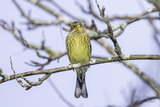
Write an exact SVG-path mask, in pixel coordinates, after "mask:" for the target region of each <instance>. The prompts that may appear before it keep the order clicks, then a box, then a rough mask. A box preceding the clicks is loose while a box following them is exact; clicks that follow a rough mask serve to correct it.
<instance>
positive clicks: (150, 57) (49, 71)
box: [0, 55, 160, 83]
mask: <svg viewBox="0 0 160 107" xmlns="http://www.w3.org/2000/svg"><path fill="white" fill-rule="evenodd" d="M139 59H144V60H160V55H125V59H124V60H123V61H125V60H139ZM117 61H122V60H121V58H119V57H111V58H103V59H99V60H93V61H89V62H85V63H78V64H73V65H69V66H64V67H59V68H54V69H46V70H37V71H28V72H24V73H20V74H16V77H17V78H20V77H26V76H31V75H37V74H52V73H57V72H62V71H68V70H72V69H76V68H79V67H83V66H89V65H95V64H102V63H109V62H117ZM139 75H143V74H142V73H140V74H139ZM13 79H15V76H14V75H10V76H9V78H5V79H1V80H0V83H3V82H6V81H9V80H13Z"/></svg>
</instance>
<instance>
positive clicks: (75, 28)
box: [66, 22, 91, 98]
mask: <svg viewBox="0 0 160 107" xmlns="http://www.w3.org/2000/svg"><path fill="white" fill-rule="evenodd" d="M66 47H67V53H68V57H69V60H70V62H71V64H75V63H83V62H86V61H89V60H90V58H91V43H90V38H89V37H88V35H87V34H86V33H85V31H84V29H83V27H82V24H81V22H73V23H72V25H71V29H70V32H69V34H68V36H67V38H66ZM87 69H88V66H86V67H81V68H77V69H76V73H77V82H76V89H75V97H76V98H79V97H80V96H81V95H82V96H83V97H84V98H87V97H88V93H87V88H86V84H85V72H86V71H87Z"/></svg>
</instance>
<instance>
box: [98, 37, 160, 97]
mask: <svg viewBox="0 0 160 107" xmlns="http://www.w3.org/2000/svg"><path fill="white" fill-rule="evenodd" d="M97 42H98V43H99V44H101V45H102V46H104V47H105V48H106V49H107V50H108V52H109V53H110V54H112V55H113V56H116V54H115V53H114V51H113V48H112V47H110V46H109V45H108V44H107V43H106V42H104V41H102V40H101V39H98V40H97ZM124 58H125V56H124ZM121 62H122V63H123V64H124V65H125V66H127V67H128V68H130V69H131V70H132V71H134V73H136V74H137V75H138V76H139V77H140V78H141V79H142V80H143V81H144V82H145V83H147V84H148V85H149V86H150V87H151V88H152V89H153V90H154V91H155V92H156V93H157V96H158V97H159V98H160V88H159V86H157V84H155V83H154V82H153V81H152V80H151V79H150V78H149V77H148V76H147V75H145V74H144V73H142V72H141V71H140V70H139V69H138V68H137V67H136V66H134V65H133V64H132V63H131V62H130V61H124V60H122V61H121Z"/></svg>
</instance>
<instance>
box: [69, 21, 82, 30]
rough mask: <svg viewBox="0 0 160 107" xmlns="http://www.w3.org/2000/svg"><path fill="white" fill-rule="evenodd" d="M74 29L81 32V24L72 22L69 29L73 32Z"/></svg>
mask: <svg viewBox="0 0 160 107" xmlns="http://www.w3.org/2000/svg"><path fill="white" fill-rule="evenodd" d="M75 29H77V30H83V28H82V24H81V22H78V21H75V22H73V23H72V24H71V29H70V31H73V30H75Z"/></svg>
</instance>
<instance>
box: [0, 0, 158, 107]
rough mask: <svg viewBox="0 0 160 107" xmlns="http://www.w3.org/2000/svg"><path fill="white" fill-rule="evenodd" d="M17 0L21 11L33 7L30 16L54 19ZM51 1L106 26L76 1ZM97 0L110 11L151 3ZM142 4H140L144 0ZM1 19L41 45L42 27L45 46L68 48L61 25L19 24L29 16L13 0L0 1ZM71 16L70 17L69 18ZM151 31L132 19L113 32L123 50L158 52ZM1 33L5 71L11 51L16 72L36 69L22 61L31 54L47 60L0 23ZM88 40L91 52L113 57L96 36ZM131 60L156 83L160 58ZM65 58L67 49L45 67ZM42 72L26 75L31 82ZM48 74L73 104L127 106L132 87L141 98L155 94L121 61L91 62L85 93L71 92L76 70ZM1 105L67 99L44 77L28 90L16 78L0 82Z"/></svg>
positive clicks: (31, 106) (134, 10)
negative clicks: (85, 95)
mask: <svg viewBox="0 0 160 107" xmlns="http://www.w3.org/2000/svg"><path fill="white" fill-rule="evenodd" d="M16 1H17V3H18V4H19V5H20V6H21V7H22V9H23V10H24V12H25V13H28V11H29V10H31V18H34V19H39V20H43V21H53V20H54V19H55V17H53V16H51V15H50V14H48V13H46V12H45V11H43V10H42V9H40V8H39V7H36V6H35V5H33V4H31V3H29V2H28V1H26V0H16ZM91 1H92V5H93V7H94V11H95V12H96V13H97V14H99V12H98V8H97V6H96V4H95V2H94V0H91ZM55 2H57V3H58V4H59V5H60V6H61V7H63V8H64V9H65V10H66V11H69V12H70V13H71V14H73V15H74V16H76V17H78V18H84V19H85V20H86V21H87V22H88V23H89V24H91V20H92V19H94V20H95V23H96V24H97V27H98V29H99V30H100V31H103V30H104V29H106V27H107V26H106V24H105V23H103V22H100V21H98V20H97V19H95V18H93V16H92V15H87V14H84V13H83V12H82V11H81V10H80V9H79V8H78V6H76V5H75V2H74V0H65V1H64V0H57V1H55ZM43 3H44V4H45V5H48V7H50V8H51V9H53V10H55V11H56V12H58V13H60V14H61V15H63V16H65V14H63V13H61V12H60V11H59V10H58V9H56V8H55V7H54V6H53V5H51V4H49V3H47V2H43ZM79 3H81V4H82V5H83V6H84V7H85V9H86V10H88V7H87V6H88V4H87V2H86V0H79ZM98 3H99V5H100V7H102V5H104V6H105V8H106V11H105V13H106V15H107V16H109V17H112V16H115V15H118V16H124V15H137V14H140V13H142V12H144V11H146V10H147V9H149V8H153V6H152V5H150V4H149V3H147V2H146V1H144V0H140V1H139V2H138V0H119V1H118V0H98ZM141 4H143V6H142V5H141ZM153 15H156V14H153ZM0 20H5V21H6V22H7V23H9V25H10V26H11V21H14V22H15V26H16V27H17V28H18V29H21V30H22V34H23V37H24V38H25V40H27V41H28V43H34V44H37V45H40V44H41V41H42V40H43V37H42V31H44V32H45V40H46V46H48V47H50V48H51V49H53V50H55V51H60V52H65V51H66V46H65V38H66V36H67V34H68V32H66V31H63V30H62V35H61V28H60V26H53V25H51V26H48V27H44V26H43V27H38V28H37V29H35V30H30V31H28V30H27V28H26V26H25V25H24V24H23V23H26V22H27V20H26V19H25V18H24V17H22V16H21V14H20V12H19V10H18V9H17V7H16V6H15V5H14V4H13V2H12V1H11V0H1V1H0ZM70 20H71V21H74V20H73V19H70ZM123 21H124V20H123ZM123 21H113V22H111V24H112V26H115V25H117V24H119V23H121V22H123ZM158 23H159V22H158V21H155V24H156V26H157V27H158V28H160V24H158ZM62 25H63V24H62ZM67 28H68V27H67ZM68 29H69V28H68ZM153 32H154V31H153V28H152V27H151V26H150V24H149V22H148V21H146V20H141V21H137V22H134V23H133V24H130V25H129V26H127V27H126V29H125V31H124V32H123V33H122V34H121V35H120V36H119V37H118V38H117V40H118V42H119V45H120V47H121V49H122V52H123V53H124V54H125V55H130V54H153V55H156V54H159V53H160V51H159V47H158V46H157V44H156V42H155V40H154V38H153ZM0 38H1V39H0V49H1V55H0V61H1V62H0V68H1V69H2V70H3V72H4V73H5V74H7V75H13V72H12V70H11V65H10V56H11V57H12V61H13V67H14V70H15V71H16V73H23V72H26V71H34V70H36V69H37V67H31V66H29V65H26V64H25V62H28V63H29V62H30V61H31V60H34V61H37V62H40V63H44V62H45V61H46V60H44V59H40V58H39V57H37V55H36V53H35V52H34V51H32V50H30V49H27V50H25V47H24V46H22V45H21V43H19V42H18V41H17V40H16V39H15V38H14V37H13V35H12V34H11V33H10V32H8V31H5V30H4V29H2V27H0ZM103 40H104V41H106V42H107V43H108V44H110V45H111V46H112V47H113V43H112V41H111V40H110V39H105V38H103ZM91 43H92V55H96V56H103V57H111V55H110V54H109V53H108V52H107V51H106V50H105V49H104V48H103V47H101V46H100V45H99V44H98V43H96V42H95V41H94V40H92V41H91ZM42 54H43V55H46V53H44V52H42ZM92 60H95V59H92ZM131 62H132V63H133V64H134V65H135V66H136V67H138V68H139V69H140V70H141V71H142V72H144V73H145V74H147V75H149V76H151V77H153V78H154V79H156V81H157V82H159V84H160V79H159V78H158V77H159V76H160V73H157V72H159V71H160V70H159V65H158V64H159V63H160V61H158V60H134V61H131ZM69 63H70V62H69V60H68V58H67V55H65V56H64V57H62V58H60V60H59V63H57V60H55V61H53V62H52V63H50V64H49V65H47V66H45V67H44V69H52V68H57V67H61V66H67V65H69ZM40 77H42V75H39V76H32V77H26V78H27V79H29V80H30V81H34V82H35V81H37V80H38V78H40ZM0 79H1V78H0ZM49 79H50V80H52V81H53V83H54V84H55V85H56V87H57V88H58V90H59V91H60V92H61V94H62V95H63V96H64V98H65V99H67V100H68V101H69V102H70V103H71V104H73V105H74V106H76V107H105V106H109V105H110V106H111V105H112V106H118V107H125V106H127V105H128V104H129V103H130V100H129V99H130V95H131V90H132V89H137V92H136V95H137V96H139V100H142V98H144V96H148V97H152V96H155V92H154V91H153V90H152V89H151V88H150V87H149V86H148V85H146V84H145V83H144V82H143V81H142V80H141V79H140V78H139V77H138V76H137V75H136V74H135V73H134V72H133V71H131V70H130V69H128V68H127V67H126V66H124V65H123V64H121V63H120V62H114V63H104V64H99V65H94V66H91V67H90V68H89V70H88V72H87V73H86V85H87V90H88V94H89V95H88V96H89V97H88V98H87V99H85V98H82V97H80V98H79V99H76V98H75V97H74V91H75V83H76V73H75V72H73V71H72V70H70V71H64V72H61V73H55V74H52V75H51V76H50V78H49ZM21 80H22V79H21ZM23 82H24V81H23ZM0 105H1V107H68V105H67V104H66V103H65V102H64V101H62V99H61V98H60V97H59V96H58V95H57V93H56V92H55V90H53V89H52V87H51V85H50V84H49V82H48V81H47V80H46V81H44V82H43V83H42V84H41V85H39V86H35V87H32V88H31V89H30V90H28V91H26V90H25V88H22V87H21V86H20V85H19V84H18V83H17V81H16V80H12V81H8V82H5V83H2V84H0ZM159 106H160V101H159V100H154V102H150V103H149V102H146V103H144V104H143V105H142V107H159Z"/></svg>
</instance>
